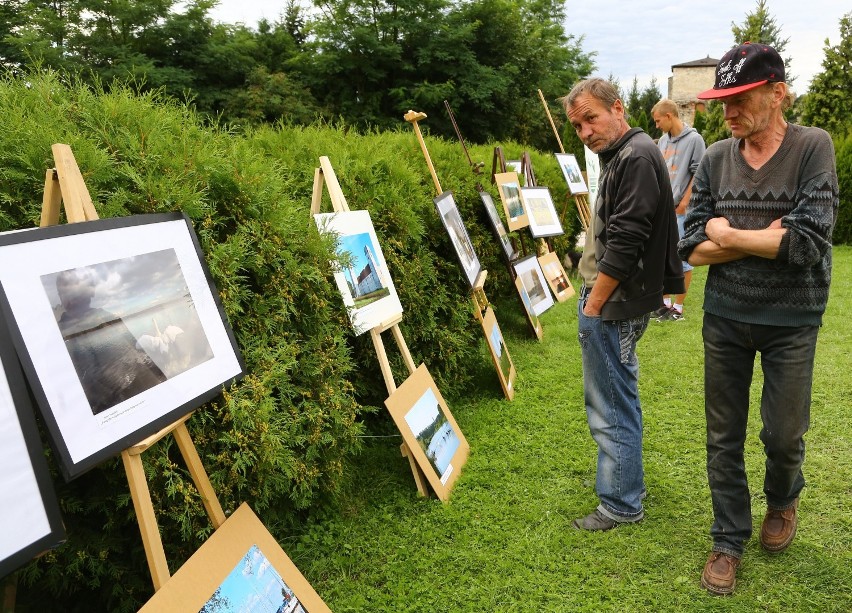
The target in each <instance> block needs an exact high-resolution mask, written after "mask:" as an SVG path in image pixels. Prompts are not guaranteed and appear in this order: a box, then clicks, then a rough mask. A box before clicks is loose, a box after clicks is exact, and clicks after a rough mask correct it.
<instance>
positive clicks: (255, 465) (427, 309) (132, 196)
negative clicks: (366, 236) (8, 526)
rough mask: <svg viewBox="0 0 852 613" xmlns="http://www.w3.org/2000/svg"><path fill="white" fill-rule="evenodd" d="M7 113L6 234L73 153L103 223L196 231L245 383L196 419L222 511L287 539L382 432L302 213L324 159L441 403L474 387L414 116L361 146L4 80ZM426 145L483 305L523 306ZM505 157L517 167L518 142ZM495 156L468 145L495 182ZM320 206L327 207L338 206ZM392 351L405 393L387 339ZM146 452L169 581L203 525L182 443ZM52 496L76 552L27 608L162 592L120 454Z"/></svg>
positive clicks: (453, 274) (367, 352)
mask: <svg viewBox="0 0 852 613" xmlns="http://www.w3.org/2000/svg"><path fill="white" fill-rule="evenodd" d="M0 115H2V116H3V117H4V118H6V121H5V125H4V129H3V130H0V202H2V207H0V230H3V231H5V230H11V229H17V228H24V227H33V226H35V225H37V224H38V219H39V216H40V210H41V196H42V192H43V189H44V175H45V170H46V169H47V168H49V167H51V166H52V165H53V160H52V154H51V145H52V144H53V143H57V142H61V143H67V144H69V145H70V146H71V148H72V151H73V152H74V154H75V157H76V159H77V163H78V165H79V166H80V169H81V171H82V172H83V176H84V179H85V181H86V184H87V186H88V188H89V191H90V193H91V195H92V198H93V200H94V201H95V204H96V207H97V210H98V212H99V215H100V216H101V217H102V218H106V217H114V216H123V215H129V214H137V213H152V212H165V211H175V210H182V211H184V212H186V213H187V214H188V215H189V216H190V217H191V219H192V220H193V223H194V225H195V228H196V231H197V232H198V235H199V238H200V241H201V244H202V248H203V251H204V253H205V257H206V260H207V263H208V265H209V266H210V269H211V271H212V274H213V277H214V279H215V281H216V284H217V286H218V288H219V291H220V295H221V298H222V301H223V304H224V307H225V311H226V312H227V315H228V317H229V319H230V322H231V325H232V326H233V328H234V331H235V334H236V337H237V340H238V343H239V346H240V348H241V350H242V352H243V356H244V358H245V362H246V365H247V372H248V375H247V376H246V377H245V379H244V380H243V381H242V382H241V383H240V384H238V385H236V386H235V387H234V388H233V389H231V390H230V391H229V392H227V393H224V394H223V395H222V396H221V398H220V399H219V401H217V402H213V403H209V404H208V405H206V406H205V407H203V408H202V409H201V410H199V411H197V412H196V413H195V415H194V416H193V417H192V419H191V420H190V421H189V422H188V423H189V428H190V431H191V433H192V436H193V440H194V441H195V444H196V446H197V448H198V450H199V453H200V455H201V457H202V461H203V463H204V465H205V467H206V469H207V471H208V473H209V474H210V478H211V481H212V482H213V485H214V488H215V489H216V491H217V492H218V494H219V499H220V501H221V502H222V505H223V507H224V508H225V510H226V512H230V511H232V510H233V509H235V508H236V507H237V506H238V505H239V503H241V502H243V501H247V502H249V503H250V504H251V505H252V507H253V508H254V509H255V510H256V511H257V512H258V514H259V515H260V516H261V517H262V518H263V520H264V522H265V523H266V525H267V526H268V527H269V528H270V530H271V531H272V532H273V533H274V534H276V535H278V536H279V537H283V536H284V535H286V534H287V532H288V530H292V529H293V528H294V527H295V526H296V525H297V524H298V522H300V521H301V520H302V519H303V518H304V515H305V514H306V513H307V512H308V511H309V510H312V509H320V508H322V507H323V505H324V503H325V502H327V501H328V500H329V499H330V498H331V497H333V496H334V495H335V493H337V492H339V491H340V489H341V488H343V487H346V486H347V478H348V475H349V472H348V471H347V463H348V462H349V461H350V460H351V458H352V457H353V456H354V455H355V454H357V453H358V452H359V450H360V449H361V439H360V438H359V437H360V436H361V435H362V434H364V433H365V431H366V430H367V429H368V428H369V427H383V425H384V427H387V422H388V421H389V420H388V418H387V416H386V414H385V412H384V411H383V410H379V407H381V406H382V401H383V400H384V398H385V396H386V391H385V388H384V384H383V381H382V378H381V375H380V371H379V368H378V364H377V362H376V357H375V353H374V350H373V347H372V343H371V342H370V340H369V335H367V334H365V335H362V336H361V337H357V338H356V337H354V336H353V335H352V333H351V332H350V328H349V323H348V318H347V315H346V312H345V309H344V308H343V304H342V301H341V300H340V296H339V294H338V292H337V289H336V286H335V285H334V283H333V281H332V278H331V270H330V266H329V259H330V256H331V255H332V253H333V251H332V250H333V244H332V241H330V240H322V239H321V238H320V237H319V235H318V233H317V231H316V227H315V225H314V223H313V221H312V220H311V219H310V215H309V207H310V200H311V191H312V186H313V177H314V169H315V168H316V167H317V166H318V158H319V156H321V155H327V156H328V157H329V158H330V160H331V162H332V165H333V166H334V168H335V171H336V174H337V177H338V179H339V180H340V183H341V186H342V188H343V192H344V194H345V195H346V197H347V200H348V202H349V205H350V207H351V208H352V209H369V210H370V211H371V215H372V219H373V222H374V224H375V226H376V231H377V234H378V236H379V240H380V242H381V245H382V249H383V251H384V252H385V256H386V258H387V260H388V265H389V268H390V270H391V275H392V276H393V278H394V281H395V284H396V286H397V289H398V291H399V295H400V299H401V301H402V304H403V308H404V309H405V316H404V320H403V324H402V329H403V333H404V335H405V337H406V340H407V341H408V345H409V348H410V350H411V353H412V355H413V357H414V359H415V361H416V362H418V363H419V362H421V361H422V362H425V363H426V364H427V365H428V366H429V369H430V371H431V372H432V374H433V376H434V377H435V378H436V380H437V381H438V384H439V386H440V387H441V389H442V391H443V392H444V394H445V395H448V396H453V395H458V394H461V393H467V392H469V391H470V386H471V384H472V376H473V375H472V372H471V364H472V363H474V362H475V361H477V360H478V359H479V355H480V354H479V343H480V342H481V337H482V335H481V333H480V332H479V327H478V324H476V323H475V320H474V319H473V316H472V311H471V303H470V299H469V296H468V288H467V284H466V282H465V281H464V280H463V277H462V273H461V271H460V269H459V267H458V265H457V263H456V259H455V256H454V254H453V251H452V247H451V244H450V241H449V238H448V236H447V234H446V232H445V231H444V229H443V226H442V225H441V222H440V220H439V218H438V216H437V214H436V213H435V210H434V204H433V202H432V198H433V197H434V196H435V195H436V194H435V189H434V187H433V185H432V181H431V178H430V176H429V173H428V169H427V167H426V164H425V161H424V160H423V156H422V153H421V151H420V148H419V145H418V143H417V140H416V138H415V136H414V134H413V131H412V130H411V128H410V126H409V125H408V124H406V123H405V122H404V121H402V118H400V127H399V129H398V130H397V131H396V132H391V133H368V134H356V133H354V132H352V131H350V130H349V129H348V128H347V127H346V126H343V125H331V126H329V125H324V126H312V127H308V128H294V127H288V126H283V125H282V126H277V127H276V128H274V129H273V128H263V129H258V130H257V131H252V132H249V133H240V132H237V131H233V130H231V129H229V128H227V127H221V126H213V127H210V126H206V125H205V124H204V123H203V121H202V120H201V119H200V118H199V117H198V116H197V115H196V114H195V113H194V112H193V110H192V109H191V108H190V107H187V106H186V105H182V104H178V103H176V102H174V101H170V100H167V99H164V98H163V97H161V96H160V95H158V94H156V93H148V94H144V95H137V94H136V93H134V92H133V91H131V90H129V89H122V88H120V87H116V88H113V89H111V90H110V91H109V92H105V91H91V90H90V89H87V88H86V87H85V86H83V85H81V84H78V83H76V82H75V81H74V80H73V79H71V80H69V79H65V78H64V77H60V76H59V75H56V74H52V73H46V74H32V75H27V76H25V77H16V76H6V77H5V78H3V79H2V81H0ZM462 120H463V118H462ZM427 124H428V122H427V123H426V124H424V128H425V129H426V130H427V131H428V125H427ZM428 145H429V148H430V153H431V155H432V159H433V161H434V163H435V166H436V168H437V171H438V174H439V177H440V179H441V182H442V184H443V187H444V189H452V190H453V191H454V192H455V194H456V201H457V202H458V203H459V206H460V209H461V214H462V217H463V219H464V220H465V222H466V224H467V226H468V230H469V232H470V234H471V237H472V240H473V243H474V246H475V248H476V250H477V253H478V254H479V256H480V258H481V260H482V262H483V265H484V266H485V268H487V269H488V270H489V277H488V279H489V280H488V283H487V284H486V292H487V294H488V296H489V298H491V299H492V300H495V299H497V300H499V299H500V298H501V297H502V298H507V297H508V298H511V297H512V296H513V295H514V289H513V287H512V286H511V284H510V282H509V275H508V273H507V271H506V269H505V266H504V264H503V263H502V261H501V260H500V254H499V251H498V249H499V247H498V246H497V245H496V244H495V241H494V240H493V238H492V235H491V232H490V230H489V229H488V226H487V225H486V223H485V221H484V220H485V217H484V212H483V210H482V205H481V203H480V200H479V197H478V195H477V192H476V182H477V177H476V176H474V175H473V174H472V173H471V172H470V169H469V167H468V164H467V160H466V159H465V158H464V155H463V152H462V150H461V147H460V145H459V144H458V143H456V142H446V141H443V140H440V139H431V138H430V139H428ZM503 146H504V148H505V149H506V150H507V151H508V152H509V153H511V154H512V155H517V156H520V152H521V147H520V146H519V145H516V144H513V143H504V144H503ZM492 151H493V146H482V147H474V148H473V152H474V154H476V155H479V157H480V159H481V160H482V161H485V162H486V172H487V171H488V170H489V169H490V161H491V153H492ZM533 162H534V166H535V169H536V173H537V175H538V178H539V183H541V184H547V183H549V184H551V185H557V186H560V187H559V188H558V189H557V190H554V199H555V200H556V201H557V203H561V202H564V199H565V190H564V188H563V187H562V186H564V181H563V180H562V178H561V174H560V173H559V170H558V168H557V166H556V163H555V161H553V158H552V156H549V155H544V154H539V153H537V152H533ZM486 176H487V174H486ZM489 185H490V184H489V183H487V182H486V187H488V186H489ZM490 191H491V192H492V194H493V195H494V196H495V198H496V190H494V189H493V187H492V188H491V189H490ZM324 207H325V208H324V210H325V211H330V210H331V208H330V204H329V202H328V198H327V196H326V197H325V198H324ZM574 218H575V216H574V214H573V210H571V212H570V213H569V215H568V219H571V220H574ZM572 223H576V222H574V221H572ZM563 240H564V242H565V244H568V242H569V241H568V239H563ZM527 245H528V246H531V241H530V240H529V239H527ZM386 345H388V350H389V354H390V356H391V358H392V361H393V363H394V369H395V374H396V378H397V381H401V380H402V379H403V378H404V375H405V371H404V368H403V366H402V363H401V360H400V359H399V357H398V355H397V352H396V348H395V345H394V343H393V341H392V340H391V339H387V340H386ZM371 414H375V416H374V417H369V418H368V416H369V415H371ZM144 460H145V466H146V473H147V476H148V480H149V484H150V488H151V493H152V497H153V500H154V507H155V509H157V512H158V521H159V524H160V529H161V534H162V537H163V541H164V543H165V547H166V555H167V558H168V559H169V561H170V564H171V566H172V569H173V570H175V569H176V568H177V567H178V566H179V565H180V564H181V563H182V562H183V561H184V560H185V559H186V558H187V557H188V556H189V555H190V554H191V553H192V552H193V551H194V550H195V549H197V547H198V546H200V544H201V543H202V542H203V540H204V539H205V538H206V537H207V536H208V535H209V533H210V529H211V528H210V526H209V522H208V521H207V517H206V515H205V513H204V510H203V506H202V504H201V501H200V499H199V496H198V494H197V492H196V491H195V488H194V487H193V485H192V482H191V479H190V478H189V476H188V474H187V472H186V470H185V468H184V466H183V462H182V460H181V459H180V454H179V452H178V450H177V448H176V445H175V444H174V443H173V441H172V440H171V439H170V438H167V439H164V440H163V441H162V442H160V443H158V444H157V445H155V446H154V447H153V448H152V449H151V450H150V451H148V452H147V453H146V454H145V456H144ZM400 461H402V460H400ZM363 485H364V486H367V487H369V484H363ZM57 488H58V492H59V495H60V499H61V505H62V509H63V516H64V519H65V522H66V528H67V531H68V542H67V543H66V544H65V545H63V546H62V547H60V548H58V549H56V550H55V551H52V552H49V553H48V554H47V555H45V556H44V557H42V558H41V559H40V560H38V561H36V562H33V563H31V564H30V565H28V566H27V567H25V569H23V570H22V571H21V573H20V574H19V579H20V586H19V595H18V599H19V605H20V607H19V608H20V609H21V610H26V608H27V603H31V604H32V608H33V609H35V608H38V609H39V610H44V608H47V609H51V610H52V609H56V610H59V609H62V610H64V611H90V610H93V608H94V609H98V610H110V611H131V610H135V609H136V608H137V607H138V606H139V605H140V604H141V603H142V602H144V601H145V600H146V599H147V598H148V597H149V596H150V593H151V585H150V576H149V573H148V569H147V565H146V562H145V555H144V553H143V550H142V545H141V540H140V536H139V532H138V527H137V524H136V521H135V517H134V513H133V508H132V504H131V500H130V496H129V493H128V488H127V483H126V479H125V476H124V471H123V469H122V467H121V464H120V462H119V461H118V460H117V459H116V460H112V461H109V462H107V463H105V464H104V465H102V466H100V467H98V468H96V469H94V470H92V471H90V472H88V473H87V474H85V475H83V476H81V477H80V478H78V479H76V480H74V481H72V482H71V483H69V484H64V483H61V482H60V480H59V479H57Z"/></svg>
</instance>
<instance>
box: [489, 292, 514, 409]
mask: <svg viewBox="0 0 852 613" xmlns="http://www.w3.org/2000/svg"><path fill="white" fill-rule="evenodd" d="M482 329H483V330H484V331H485V338H486V339H487V340H488V350H489V352H490V353H491V359H492V360H493V361H494V366H495V368H496V369H497V376H498V377H499V379H500V387H502V388H503V394H504V395H505V396H506V398H507V399H509V400H511V399H512V398H514V397H515V375H516V373H515V364H514V362H512V356H510V355H509V350H508V349H507V348H506V343H504V342H503V333H502V332H500V326H499V325H498V324H497V318H496V317H495V316H494V309H492V308H491V307H490V306H489V307H488V308H487V309H486V310H485V316H484V317H483V318H482Z"/></svg>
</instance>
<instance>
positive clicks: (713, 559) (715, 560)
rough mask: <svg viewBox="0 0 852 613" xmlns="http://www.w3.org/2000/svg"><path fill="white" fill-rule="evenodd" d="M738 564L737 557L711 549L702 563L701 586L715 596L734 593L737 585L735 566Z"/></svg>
mask: <svg viewBox="0 0 852 613" xmlns="http://www.w3.org/2000/svg"><path fill="white" fill-rule="evenodd" d="M739 565H740V560H739V558H735V557H734V556H731V555H728V554H727V553H722V552H721V551H713V552H711V553H710V557H709V558H707V564H705V565H704V572H703V573H701V587H703V588H704V589H705V590H707V591H708V592H710V593H711V594H715V595H717V596H727V595H728V594H733V593H734V588H735V587H736V585H737V567H738V566H739Z"/></svg>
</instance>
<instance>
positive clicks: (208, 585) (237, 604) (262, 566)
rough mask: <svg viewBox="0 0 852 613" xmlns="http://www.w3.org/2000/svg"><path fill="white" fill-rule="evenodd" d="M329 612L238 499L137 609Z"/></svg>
mask: <svg viewBox="0 0 852 613" xmlns="http://www.w3.org/2000/svg"><path fill="white" fill-rule="evenodd" d="M160 611H170V612H171V613H231V612H234V613H236V612H237V611H252V612H257V613H261V612H263V613H266V612H268V613H306V612H308V613H331V609H329V608H328V606H327V605H326V604H325V602H323V600H322V598H320V596H319V594H317V593H316V591H315V590H314V588H313V587H312V586H311V584H310V583H308V580H307V579H305V577H304V576H303V575H302V573H300V572H299V569H298V568H296V565H295V564H293V562H292V561H291V560H290V558H289V557H288V556H287V554H286V553H284V550H283V549H281V546H280V545H279V544H278V542H277V541H276V540H275V538H274V537H273V536H272V535H271V534H270V533H269V530H267V529H266V526H264V525H263V523H262V522H261V521H260V519H258V517H257V515H255V514H254V511H252V510H251V508H250V507H249V505H248V504H246V503H243V504H242V505H240V507H239V508H238V509H237V510H236V511H234V513H233V514H232V515H231V516H230V517H229V518H228V519H226V520H225V523H224V524H222V525H221V526H220V527H219V528H218V529H217V530H216V531H215V532H214V533H213V534H212V535H210V538H208V539H207V541H205V542H204V544H203V545H201V547H199V549H198V551H196V552H195V553H194V554H192V556H191V557H190V558H189V560H187V561H186V563H185V564H184V565H183V566H181V567H180V569H178V571H177V572H176V573H175V574H174V575H172V576H171V577H170V578H169V580H168V581H166V583H165V584H164V585H163V586H162V587H161V588H160V589H159V590H158V591H157V592H156V593H155V594H154V595H153V596H152V597H151V599H150V600H149V601H148V602H147V603H145V605H144V606H143V607H142V608H141V609H139V613H155V612H160Z"/></svg>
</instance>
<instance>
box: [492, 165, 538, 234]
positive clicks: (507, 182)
mask: <svg viewBox="0 0 852 613" xmlns="http://www.w3.org/2000/svg"><path fill="white" fill-rule="evenodd" d="M494 182H495V183H496V184H497V191H498V192H499V193H500V200H502V201H503V210H504V211H505V212H506V221H507V222H508V224H509V232H514V231H515V230H520V229H521V228H526V227H527V226H528V225H530V222H529V219H528V218H527V211H526V206H525V205H524V197H523V194H521V184H520V181H519V180H518V173H516V172H498V173H497V174H495V175H494Z"/></svg>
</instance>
